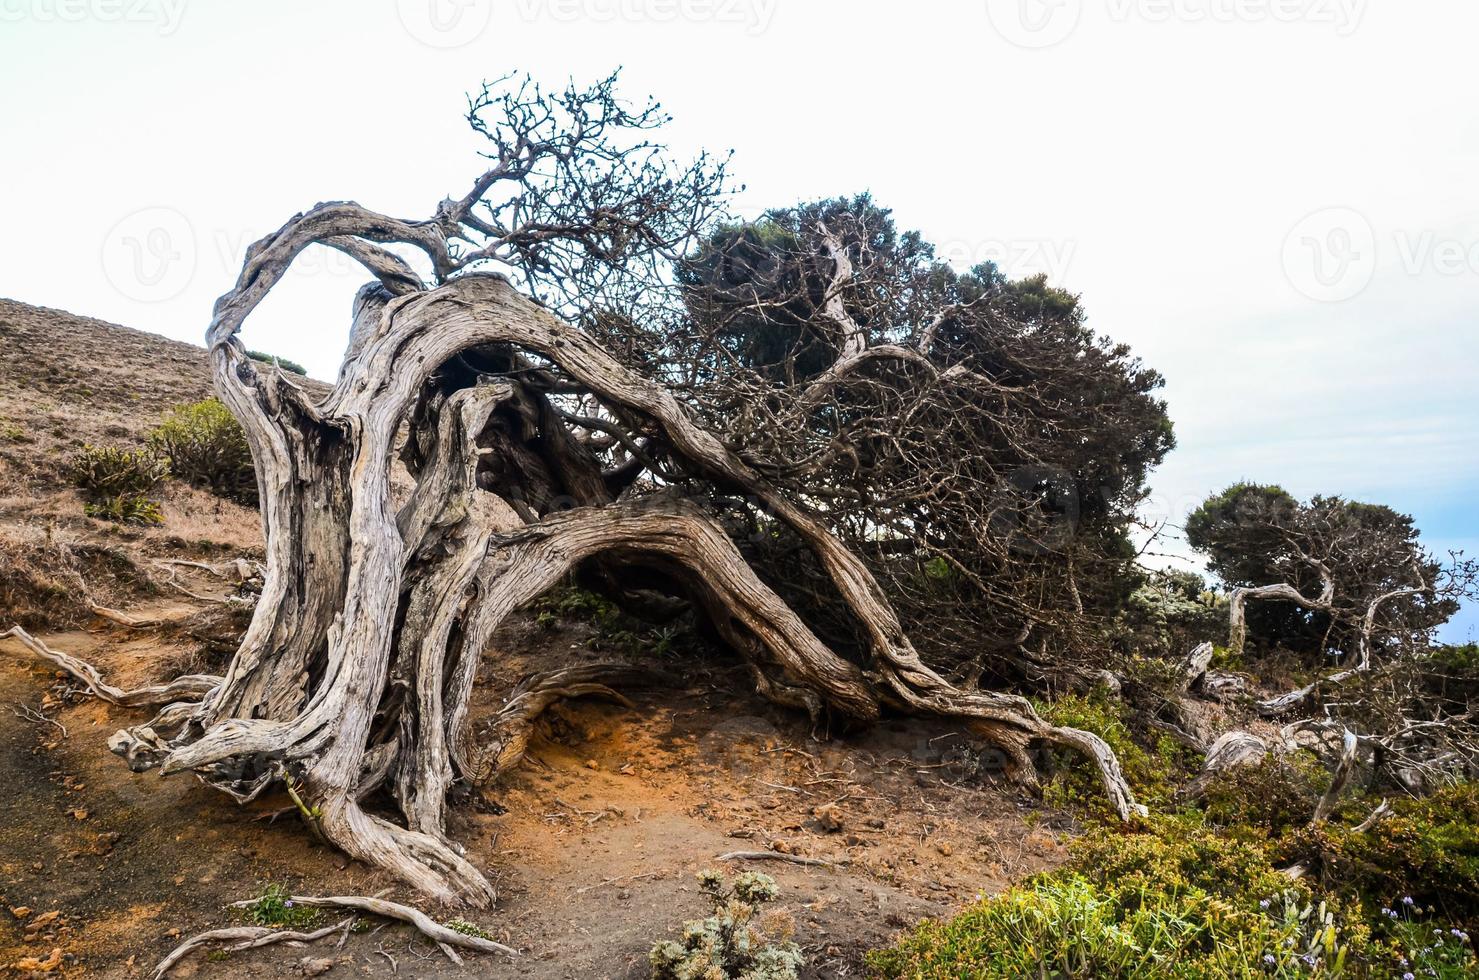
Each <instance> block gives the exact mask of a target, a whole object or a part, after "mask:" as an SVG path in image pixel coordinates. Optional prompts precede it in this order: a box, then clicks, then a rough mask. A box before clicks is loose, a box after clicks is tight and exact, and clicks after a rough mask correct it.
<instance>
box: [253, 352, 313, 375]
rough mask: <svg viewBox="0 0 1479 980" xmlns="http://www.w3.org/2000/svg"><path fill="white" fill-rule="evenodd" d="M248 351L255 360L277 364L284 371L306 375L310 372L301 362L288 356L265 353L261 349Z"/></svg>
mask: <svg viewBox="0 0 1479 980" xmlns="http://www.w3.org/2000/svg"><path fill="white" fill-rule="evenodd" d="M246 353H247V357H250V358H251V359H252V360H254V361H261V362H262V363H264V364H276V365H277V366H278V367H280V368H282V369H283V370H284V371H288V372H290V373H292V374H302V375H305V376H306V375H307V374H308V369H307V368H305V367H304V366H303V365H301V364H299V363H298V362H297V361H290V360H288V359H287V358H286V357H278V356H276V355H275V354H265V353H263V352H262V351H259V350H249V351H247V352H246Z"/></svg>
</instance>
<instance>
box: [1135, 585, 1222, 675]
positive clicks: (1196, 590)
mask: <svg viewBox="0 0 1479 980" xmlns="http://www.w3.org/2000/svg"><path fill="white" fill-rule="evenodd" d="M1117 625H1118V627H1119V628H1118V630H1117V633H1118V641H1119V645H1120V646H1122V647H1123V648H1125V649H1126V650H1127V652H1132V653H1140V654H1144V655H1150V656H1159V657H1171V658H1180V657H1184V656H1185V655H1186V652H1187V651H1188V650H1190V649H1191V648H1192V647H1194V646H1196V645H1197V644H1198V643H1200V642H1201V641H1203V640H1205V639H1207V638H1208V637H1213V636H1222V635H1226V633H1227V601H1226V600H1225V599H1222V598H1220V597H1219V596H1218V595H1217V594H1216V593H1215V592H1212V591H1210V590H1208V588H1207V584H1206V582H1204V581H1203V580H1202V577H1201V576H1200V575H1197V574H1196V573H1194V572H1179V571H1162V572H1154V573H1152V574H1149V575H1147V576H1145V580H1144V581H1143V582H1142V583H1141V584H1140V585H1139V586H1138V587H1137V588H1136V589H1135V590H1134V591H1133V592H1131V593H1130V595H1129V597H1128V598H1127V599H1126V600H1125V605H1124V608H1123V609H1122V610H1121V611H1120V615H1119V623H1118V624H1117Z"/></svg>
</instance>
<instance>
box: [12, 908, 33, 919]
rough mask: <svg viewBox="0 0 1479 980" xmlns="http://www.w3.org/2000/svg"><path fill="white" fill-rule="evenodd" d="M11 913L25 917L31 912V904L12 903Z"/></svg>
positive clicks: (20, 917)
mask: <svg viewBox="0 0 1479 980" xmlns="http://www.w3.org/2000/svg"><path fill="white" fill-rule="evenodd" d="M10 914H11V915H13V916H15V917H16V918H17V919H24V918H25V917H26V916H28V915H30V914H31V906H29V905H12V906H11V907H10Z"/></svg>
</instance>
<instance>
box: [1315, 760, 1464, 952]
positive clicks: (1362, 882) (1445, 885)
mask: <svg viewBox="0 0 1479 980" xmlns="http://www.w3.org/2000/svg"><path fill="white" fill-rule="evenodd" d="M1393 809H1394V811H1395V812H1394V813H1393V814H1392V815H1391V816H1389V817H1387V818H1386V819H1385V820H1382V821H1380V822H1379V823H1377V824H1376V826H1374V827H1372V828H1371V829H1369V830H1367V831H1365V832H1363V833H1359V834H1358V833H1355V832H1353V831H1352V830H1350V829H1349V828H1346V827H1342V826H1334V827H1326V828H1324V829H1323V830H1322V831H1320V832H1319V833H1318V834H1317V835H1315V840H1314V842H1313V845H1312V849H1313V850H1314V851H1315V852H1316V853H1317V854H1318V855H1319V864H1320V865H1321V867H1322V877H1323V879H1324V880H1327V881H1329V882H1330V883H1331V884H1332V885H1333V886H1335V887H1337V888H1340V889H1341V890H1342V891H1344V892H1346V893H1349V894H1352V895H1360V896H1363V897H1365V899H1366V901H1367V904H1368V906H1370V905H1374V904H1376V902H1377V901H1378V900H1379V899H1384V900H1386V901H1392V900H1394V898H1395V897H1408V898H1412V899H1414V901H1415V903H1416V904H1417V905H1420V906H1424V907H1432V908H1434V909H1436V910H1437V913H1438V914H1441V915H1442V916H1443V917H1444V918H1445V919H1447V920H1448V921H1450V922H1453V923H1456V924H1457V925H1458V926H1460V927H1462V928H1465V929H1474V928H1479V784H1475V783H1463V784H1461V785H1458V786H1452V787H1449V788H1446V789H1443V790H1440V791H1438V792H1437V793H1434V794H1433V795H1432V796H1429V797H1425V798H1423V799H1416V800H1414V799H1403V800H1399V801H1397V802H1396V804H1395V805H1394V808H1393Z"/></svg>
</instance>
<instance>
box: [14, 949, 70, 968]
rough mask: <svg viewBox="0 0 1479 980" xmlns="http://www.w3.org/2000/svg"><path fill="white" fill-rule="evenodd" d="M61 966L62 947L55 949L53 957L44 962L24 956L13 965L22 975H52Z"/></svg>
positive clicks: (37, 958) (52, 953)
mask: <svg viewBox="0 0 1479 980" xmlns="http://www.w3.org/2000/svg"><path fill="white" fill-rule="evenodd" d="M61 965H62V951H61V948H60V947H57V948H55V949H53V950H52V951H51V955H50V956H48V957H47V958H46V959H44V960H43V959H40V958H39V957H36V956H24V957H22V958H21V959H19V960H17V961H16V962H14V963H12V964H11V966H12V967H13V968H14V969H16V970H17V971H19V972H21V973H26V972H28V971H29V972H31V973H50V972H51V971H52V970H55V969H56V968H57V967H59V966H61Z"/></svg>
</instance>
